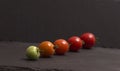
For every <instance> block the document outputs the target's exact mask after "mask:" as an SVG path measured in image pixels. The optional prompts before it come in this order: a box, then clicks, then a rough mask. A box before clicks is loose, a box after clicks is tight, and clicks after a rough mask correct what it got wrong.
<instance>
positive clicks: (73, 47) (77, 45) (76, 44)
mask: <svg viewBox="0 0 120 71" xmlns="http://www.w3.org/2000/svg"><path fill="white" fill-rule="evenodd" d="M68 43H69V45H70V47H69V50H70V51H72V52H78V51H79V50H80V49H81V48H82V40H81V39H80V38H79V37H78V36H72V37H70V38H68Z"/></svg>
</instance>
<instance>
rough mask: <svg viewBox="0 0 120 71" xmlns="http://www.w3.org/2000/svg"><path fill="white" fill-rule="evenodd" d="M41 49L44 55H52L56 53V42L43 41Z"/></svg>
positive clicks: (40, 45)
mask: <svg viewBox="0 0 120 71" xmlns="http://www.w3.org/2000/svg"><path fill="white" fill-rule="evenodd" d="M39 49H40V53H41V56H42V57H51V56H52V55H54V53H55V50H54V44H53V43H52V42H50V41H43V42H41V43H40V44H39Z"/></svg>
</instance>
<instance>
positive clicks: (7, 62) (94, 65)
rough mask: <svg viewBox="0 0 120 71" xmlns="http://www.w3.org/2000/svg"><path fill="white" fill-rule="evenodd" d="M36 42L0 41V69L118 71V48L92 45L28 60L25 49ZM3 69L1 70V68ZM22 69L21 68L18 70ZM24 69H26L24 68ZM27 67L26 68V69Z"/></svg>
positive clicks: (119, 61)
mask: <svg viewBox="0 0 120 71" xmlns="http://www.w3.org/2000/svg"><path fill="white" fill-rule="evenodd" d="M29 45H36V46H37V45H38V43H27V42H6V41H1V42H0V71H15V70H10V68H11V69H16V71H32V70H33V71H120V50H119V49H115V48H101V47H94V48H93V49H91V50H85V49H81V50H80V51H79V52H76V53H75V52H68V53H67V54H66V55H64V56H57V55H54V56H53V57H51V58H40V59H39V60H38V61H28V60H27V59H26V56H25V49H26V48H27V47H28V46H29ZM2 68H3V69H4V70H1V69H2ZM20 69H23V70H20ZM25 69H26V70H25ZM27 69H28V70H27Z"/></svg>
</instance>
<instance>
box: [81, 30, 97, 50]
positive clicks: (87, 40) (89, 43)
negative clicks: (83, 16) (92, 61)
mask: <svg viewBox="0 0 120 71" xmlns="http://www.w3.org/2000/svg"><path fill="white" fill-rule="evenodd" d="M80 38H81V39H82V40H83V42H84V44H83V48H85V49H91V48H92V47H93V46H94V45H95V42H96V38H95V35H94V34H93V33H89V32H88V33H83V34H82V35H81V36H80Z"/></svg>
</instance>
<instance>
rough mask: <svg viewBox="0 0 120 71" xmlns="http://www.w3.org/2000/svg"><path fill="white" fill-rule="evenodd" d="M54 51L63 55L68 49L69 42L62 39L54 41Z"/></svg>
mask: <svg viewBox="0 0 120 71" xmlns="http://www.w3.org/2000/svg"><path fill="white" fill-rule="evenodd" d="M54 45H55V53H56V54H57V55H64V54H65V53H66V52H68V50H69V44H68V42H67V41H66V40H64V39H58V40H56V41H55V42H54Z"/></svg>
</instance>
